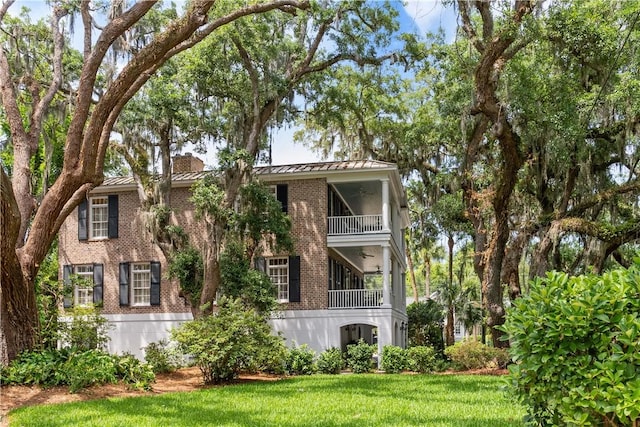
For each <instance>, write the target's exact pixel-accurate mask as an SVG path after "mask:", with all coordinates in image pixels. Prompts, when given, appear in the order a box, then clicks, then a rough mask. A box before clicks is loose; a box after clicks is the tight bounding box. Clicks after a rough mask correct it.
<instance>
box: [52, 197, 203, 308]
mask: <svg viewBox="0 0 640 427" xmlns="http://www.w3.org/2000/svg"><path fill="white" fill-rule="evenodd" d="M110 194H118V200H119V201H118V205H119V212H118V213H119V221H118V236H119V237H118V238H115V239H105V240H95V241H92V240H85V241H81V240H78V211H77V209H76V210H75V211H74V212H73V213H72V214H71V215H69V217H68V218H67V220H66V221H65V222H64V224H63V225H62V227H61V228H60V232H59V250H58V252H59V263H60V265H61V266H62V265H65V264H91V263H99V264H103V268H104V280H103V308H102V313H103V314H127V313H128V314H143V313H164V312H167V313H183V312H188V311H190V308H189V306H188V305H186V304H185V301H184V300H183V299H182V298H180V297H179V296H178V290H179V288H178V283H177V281H175V280H174V281H169V280H168V279H167V261H166V259H165V258H164V256H163V255H162V252H161V251H160V250H159V249H158V247H157V246H156V245H155V244H154V243H153V242H152V241H151V235H150V234H149V233H148V232H147V230H146V226H145V222H144V218H143V217H142V216H141V214H140V204H139V201H138V195H137V193H136V192H135V191H127V192H114V193H110ZM172 198H173V203H174V204H175V206H185V204H187V203H188V200H187V199H188V195H187V189H177V190H175V191H174V192H173V193H172ZM177 220H178V223H179V224H181V225H183V226H186V227H185V228H193V215H192V214H191V212H183V213H181V214H179V215H178V216H177ZM136 261H140V262H145V261H160V263H161V272H162V283H161V286H160V305H159V306H144V307H133V306H124V307H121V306H120V299H119V277H118V275H119V263H120V262H136ZM59 274H60V276H59V277H62V267H60V272H59Z"/></svg>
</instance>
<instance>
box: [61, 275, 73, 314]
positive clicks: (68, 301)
mask: <svg viewBox="0 0 640 427" xmlns="http://www.w3.org/2000/svg"><path fill="white" fill-rule="evenodd" d="M72 274H73V266H72V265H63V266H62V283H63V285H64V287H65V292H64V296H63V300H62V306H63V307H64V308H71V307H72V306H73V288H71V290H70V291H69V290H68V289H66V288H67V287H69V286H70V285H71V275H72Z"/></svg>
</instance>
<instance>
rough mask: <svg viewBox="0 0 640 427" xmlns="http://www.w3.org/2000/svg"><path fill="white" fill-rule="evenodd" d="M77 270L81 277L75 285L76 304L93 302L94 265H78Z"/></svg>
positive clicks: (76, 272) (78, 275)
mask: <svg viewBox="0 0 640 427" xmlns="http://www.w3.org/2000/svg"><path fill="white" fill-rule="evenodd" d="M75 270H76V271H75V274H76V276H77V277H78V279H79V280H78V281H77V282H76V283H75V286H74V300H75V303H76V305H80V306H82V305H89V304H93V285H94V284H93V265H92V264H89V265H77V266H76V267H75Z"/></svg>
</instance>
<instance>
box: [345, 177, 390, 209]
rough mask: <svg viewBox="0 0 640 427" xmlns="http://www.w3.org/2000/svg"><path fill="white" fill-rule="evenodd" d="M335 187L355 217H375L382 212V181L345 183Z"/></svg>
mask: <svg viewBox="0 0 640 427" xmlns="http://www.w3.org/2000/svg"><path fill="white" fill-rule="evenodd" d="M333 185H334V187H335V189H336V190H337V191H338V193H339V194H340V196H341V197H342V198H343V200H344V201H345V202H346V203H347V205H349V208H351V210H352V211H353V213H354V215H374V214H379V213H381V212H382V184H381V183H380V181H361V182H345V183H335V184H333Z"/></svg>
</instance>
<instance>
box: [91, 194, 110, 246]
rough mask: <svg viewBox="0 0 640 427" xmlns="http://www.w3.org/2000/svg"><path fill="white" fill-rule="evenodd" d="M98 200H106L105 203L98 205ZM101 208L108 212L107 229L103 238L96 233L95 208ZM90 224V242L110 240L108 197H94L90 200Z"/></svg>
mask: <svg viewBox="0 0 640 427" xmlns="http://www.w3.org/2000/svg"><path fill="white" fill-rule="evenodd" d="M98 199H101V200H104V203H96V201H97V200H98ZM94 207H100V208H104V209H105V212H106V215H105V216H106V221H104V223H106V229H105V234H104V235H101V236H96V235H95V233H94V224H95V221H94V215H93V208H94ZM88 210H89V212H88V215H87V216H88V223H89V240H106V239H108V238H109V198H108V197H107V196H94V197H91V198H89V206H88Z"/></svg>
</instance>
